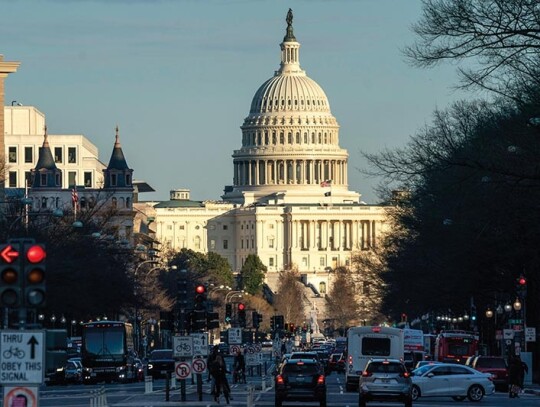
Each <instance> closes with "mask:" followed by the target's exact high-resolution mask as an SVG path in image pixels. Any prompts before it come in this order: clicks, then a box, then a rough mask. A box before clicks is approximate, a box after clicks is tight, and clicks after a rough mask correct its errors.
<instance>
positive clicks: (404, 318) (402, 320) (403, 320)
mask: <svg viewBox="0 0 540 407" xmlns="http://www.w3.org/2000/svg"><path fill="white" fill-rule="evenodd" d="M401 322H407V314H405V313H404V312H403V313H402V314H401Z"/></svg>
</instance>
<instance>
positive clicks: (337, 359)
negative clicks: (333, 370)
mask: <svg viewBox="0 0 540 407" xmlns="http://www.w3.org/2000/svg"><path fill="white" fill-rule="evenodd" d="M339 359H341V354H339V353H334V354H333V355H332V362H337V361H339Z"/></svg>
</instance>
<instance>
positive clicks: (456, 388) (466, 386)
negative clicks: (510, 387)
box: [411, 363, 495, 401]
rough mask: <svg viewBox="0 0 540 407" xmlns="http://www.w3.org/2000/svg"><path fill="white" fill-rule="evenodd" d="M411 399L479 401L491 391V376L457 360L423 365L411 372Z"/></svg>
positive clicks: (493, 386) (492, 386)
mask: <svg viewBox="0 0 540 407" xmlns="http://www.w3.org/2000/svg"><path fill="white" fill-rule="evenodd" d="M412 384H413V386H412V392H411V394H412V398H413V400H417V399H418V398H419V397H445V396H448V397H452V398H453V399H454V400H456V401H461V400H465V398H468V399H469V400H470V401H480V400H482V398H483V397H484V395H489V394H493V393H494V392H495V385H494V384H493V379H492V375H491V374H489V373H481V372H479V371H478V370H476V369H473V368H471V367H469V366H464V365H458V364H456V363H439V364H435V365H425V366H422V367H420V368H418V369H415V370H413V372H412Z"/></svg>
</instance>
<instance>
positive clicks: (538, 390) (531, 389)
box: [523, 383, 540, 396]
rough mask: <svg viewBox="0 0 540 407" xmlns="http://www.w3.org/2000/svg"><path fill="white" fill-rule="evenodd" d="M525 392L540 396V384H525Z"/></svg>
mask: <svg viewBox="0 0 540 407" xmlns="http://www.w3.org/2000/svg"><path fill="white" fill-rule="evenodd" d="M523 392H524V393H526V394H536V395H537V396H540V385H538V384H535V383H533V384H529V385H525V386H524V389H523Z"/></svg>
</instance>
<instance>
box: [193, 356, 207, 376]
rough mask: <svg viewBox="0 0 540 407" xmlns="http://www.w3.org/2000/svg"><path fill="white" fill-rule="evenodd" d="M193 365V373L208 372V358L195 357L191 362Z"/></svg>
mask: <svg viewBox="0 0 540 407" xmlns="http://www.w3.org/2000/svg"><path fill="white" fill-rule="evenodd" d="M191 367H192V368H193V373H197V374H201V373H204V372H206V360H204V359H193V362H191Z"/></svg>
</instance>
